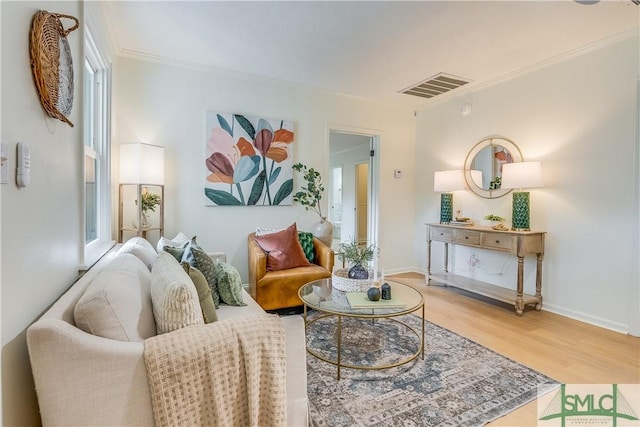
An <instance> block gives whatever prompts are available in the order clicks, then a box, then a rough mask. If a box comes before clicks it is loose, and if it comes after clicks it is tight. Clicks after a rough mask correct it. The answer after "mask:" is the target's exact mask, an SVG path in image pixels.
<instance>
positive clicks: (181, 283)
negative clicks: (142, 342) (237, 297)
mask: <svg viewBox="0 0 640 427" xmlns="http://www.w3.org/2000/svg"><path fill="white" fill-rule="evenodd" d="M151 301H152V303H153V315H154V317H155V320H156V328H157V330H158V333H159V334H164V333H166V332H171V331H174V330H176V329H180V328H183V327H185V326H190V325H201V324H204V318H203V317H202V310H201V309H200V303H199V299H198V291H197V290H196V287H195V285H194V284H193V282H192V281H191V279H190V278H189V275H188V274H187V273H186V272H185V271H184V269H183V268H182V267H181V266H180V264H179V263H178V261H176V259H175V258H174V257H173V256H172V255H170V254H168V253H167V252H161V253H159V254H158V259H157V261H156V262H155V264H153V268H152V269H151Z"/></svg>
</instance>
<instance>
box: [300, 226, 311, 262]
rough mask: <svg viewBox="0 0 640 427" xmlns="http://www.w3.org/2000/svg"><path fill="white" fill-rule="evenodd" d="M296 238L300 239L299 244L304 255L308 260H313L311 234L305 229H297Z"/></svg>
mask: <svg viewBox="0 0 640 427" xmlns="http://www.w3.org/2000/svg"><path fill="white" fill-rule="evenodd" d="M298 240H299V241H300V246H302V251H303V252H304V256H306V257H307V259H308V260H309V262H313V258H314V256H315V254H314V252H313V234H312V233H309V232H306V231H298Z"/></svg>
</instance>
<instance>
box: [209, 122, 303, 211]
mask: <svg viewBox="0 0 640 427" xmlns="http://www.w3.org/2000/svg"><path fill="white" fill-rule="evenodd" d="M206 135H207V137H206V138H207V140H206V155H205V156H206V157H205V162H204V163H205V166H206V171H207V175H206V182H205V188H204V194H205V196H206V204H207V205H209V206H275V205H280V206H283V205H291V204H292V203H293V196H292V192H293V149H292V146H293V143H294V132H293V122H292V121H287V120H271V119H264V118H259V117H246V116H244V115H240V114H230V113H216V112H211V111H208V112H207V114H206Z"/></svg>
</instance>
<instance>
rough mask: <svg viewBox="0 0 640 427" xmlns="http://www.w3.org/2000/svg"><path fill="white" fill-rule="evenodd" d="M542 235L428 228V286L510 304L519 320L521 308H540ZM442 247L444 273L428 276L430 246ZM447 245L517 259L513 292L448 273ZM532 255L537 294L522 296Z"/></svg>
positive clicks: (482, 229) (457, 227)
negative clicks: (528, 258)
mask: <svg viewBox="0 0 640 427" xmlns="http://www.w3.org/2000/svg"><path fill="white" fill-rule="evenodd" d="M545 234H546V233H545V232H543V231H496V230H493V229H492V228H490V227H470V226H463V225H445V224H427V285H429V284H430V283H431V280H434V281H436V282H439V283H443V284H445V285H451V286H455V287H457V288H461V289H465V290H468V291H471V292H475V293H477V294H480V295H484V296H487V297H490V298H493V299H497V300H500V301H504V302H507V303H513V305H514V306H515V309H516V314H518V315H519V316H522V313H523V311H524V306H525V305H528V304H535V308H536V310H540V309H541V308H542V260H543V258H544V237H545ZM432 241H436V242H443V243H444V272H443V273H440V274H432V273H431V242H432ZM449 243H451V244H456V245H463V246H471V247H475V248H482V249H489V250H493V251H500V252H507V253H511V254H515V255H516V256H517V257H518V276H517V284H516V290H515V291H514V290H512V289H507V288H503V287H501V286H496V285H492V284H489V283H486V282H482V281H479V280H475V279H471V278H468V277H464V276H460V275H456V274H453V273H450V272H449V265H448V264H449ZM530 254H535V255H536V257H537V261H538V263H537V266H536V294H535V295H528V294H525V293H524V292H523V283H522V282H523V278H524V257H525V256H526V255H530Z"/></svg>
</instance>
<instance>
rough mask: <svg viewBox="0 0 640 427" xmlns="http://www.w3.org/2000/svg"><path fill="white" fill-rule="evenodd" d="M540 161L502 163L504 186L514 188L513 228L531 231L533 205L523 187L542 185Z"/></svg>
mask: <svg viewBox="0 0 640 427" xmlns="http://www.w3.org/2000/svg"><path fill="white" fill-rule="evenodd" d="M542 186H543V182H542V167H541V165H540V162H518V163H505V164H504V165H502V188H513V189H518V191H514V192H513V202H512V216H511V229H512V230H516V231H529V230H530V228H529V225H530V224H529V223H530V212H531V206H530V202H529V192H528V191H522V189H523V188H534V187H542Z"/></svg>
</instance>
